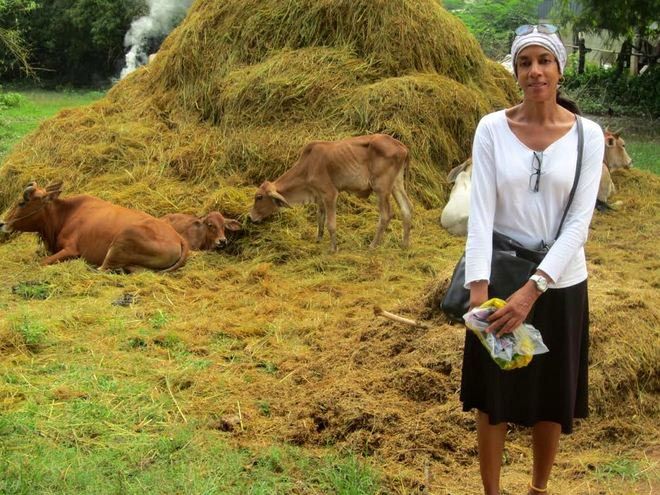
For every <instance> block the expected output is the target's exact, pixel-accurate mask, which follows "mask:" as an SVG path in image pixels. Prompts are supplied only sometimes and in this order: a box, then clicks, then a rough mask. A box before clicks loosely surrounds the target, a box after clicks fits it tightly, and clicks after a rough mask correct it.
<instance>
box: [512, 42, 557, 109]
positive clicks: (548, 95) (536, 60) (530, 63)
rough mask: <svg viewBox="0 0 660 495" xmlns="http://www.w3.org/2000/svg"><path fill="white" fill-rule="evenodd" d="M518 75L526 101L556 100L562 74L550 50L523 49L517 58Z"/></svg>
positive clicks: (535, 46) (537, 47)
mask: <svg viewBox="0 0 660 495" xmlns="http://www.w3.org/2000/svg"><path fill="white" fill-rule="evenodd" d="M516 74H517V76H516V78H517V80H518V84H519V85H520V87H521V88H522V90H523V92H524V93H525V99H526V100H531V101H538V102H540V101H546V100H552V101H554V100H555V98H556V94H557V86H558V85H559V78H560V77H561V74H560V73H559V65H558V64H557V59H556V58H555V56H554V55H553V54H552V52H551V51H550V50H548V49H547V48H544V47H542V46H538V45H531V46H528V47H526V48H523V50H522V51H521V52H520V53H519V54H518V57H517V58H516Z"/></svg>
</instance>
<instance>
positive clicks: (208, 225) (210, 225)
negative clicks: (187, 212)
mask: <svg viewBox="0 0 660 495" xmlns="http://www.w3.org/2000/svg"><path fill="white" fill-rule="evenodd" d="M206 226H207V227H208V228H209V229H211V230H215V225H213V224H212V223H207V224H206Z"/></svg>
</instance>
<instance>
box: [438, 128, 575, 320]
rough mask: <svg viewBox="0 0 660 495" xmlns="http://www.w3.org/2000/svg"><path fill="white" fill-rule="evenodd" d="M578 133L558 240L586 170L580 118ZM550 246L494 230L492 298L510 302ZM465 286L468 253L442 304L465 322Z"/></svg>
mask: <svg viewBox="0 0 660 495" xmlns="http://www.w3.org/2000/svg"><path fill="white" fill-rule="evenodd" d="M575 117H576V123H577V130H578V152H577V164H576V166H575V179H574V180H573V187H572V188H571V192H570V194H569V197H568V203H567V204H566V208H565V209H564V214H563V216H562V217H561V222H560V223H559V228H558V229H557V234H556V235H555V241H556V240H557V238H558V237H559V234H560V233H561V228H562V226H563V225H564V220H565V219H566V214H567V213H568V209H569V208H570V206H571V203H572V202H573V197H574V196H575V190H576V189H577V185H578V181H579V179H580V169H581V168H582V150H583V148H584V131H583V129H582V120H581V119H580V116H579V115H576V116H575ZM549 249H550V246H549V245H547V244H546V243H545V242H544V241H541V246H540V247H539V248H538V249H530V248H526V247H523V246H522V245H521V244H520V243H519V242H518V241H516V240H515V239H512V238H510V237H508V236H506V235H504V234H500V233H499V232H495V231H493V255H492V259H491V266H490V283H489V285H488V296H489V297H491V298H492V297H499V298H500V299H507V298H508V297H509V296H510V295H511V294H513V293H514V292H515V291H517V290H518V289H520V288H521V287H522V286H523V285H524V284H525V282H527V280H528V279H529V277H531V276H532V275H533V274H534V272H536V269H537V268H538V266H539V265H540V264H541V261H543V258H544V257H545V255H546V254H547V252H548V251H549ZM464 285H465V254H463V256H462V257H461V259H460V260H459V262H458V264H457V265H456V268H454V273H453V275H452V277H451V282H450V283H449V287H448V288H447V292H445V296H444V297H443V299H442V302H441V303H440V307H441V309H442V311H443V312H444V313H445V314H446V315H447V317H448V318H449V319H451V320H454V321H460V322H462V321H463V315H464V314H465V313H467V311H468V309H469V306H470V291H469V290H468V289H466V288H465V287H463V286H464Z"/></svg>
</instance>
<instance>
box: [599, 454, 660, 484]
mask: <svg viewBox="0 0 660 495" xmlns="http://www.w3.org/2000/svg"><path fill="white" fill-rule="evenodd" d="M656 468H657V462H650V461H647V462H641V461H637V460H632V459H627V458H624V457H617V458H615V459H612V460H611V461H610V462H607V463H605V464H600V465H598V466H596V477H597V478H599V479H612V478H620V479H622V480H626V481H640V480H648V479H650V478H651V477H653V478H656V479H657V471H656ZM653 473H655V476H651V475H653Z"/></svg>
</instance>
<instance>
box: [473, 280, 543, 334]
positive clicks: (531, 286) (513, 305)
mask: <svg viewBox="0 0 660 495" xmlns="http://www.w3.org/2000/svg"><path fill="white" fill-rule="evenodd" d="M540 295H541V292H539V291H538V290H537V289H536V284H535V283H534V282H532V281H531V280H528V281H527V283H525V285H523V286H522V287H521V288H520V289H518V290H517V291H516V292H514V293H513V294H511V296H510V297H509V298H508V299H507V300H506V302H507V304H506V306H504V307H503V308H500V309H498V310H497V311H495V312H494V313H493V314H492V315H490V317H489V318H488V321H489V322H491V324H490V326H489V327H488V328H487V329H486V332H490V333H494V334H495V335H496V336H497V337H500V336H502V335H503V334H505V333H511V332H513V331H514V330H515V329H516V328H518V327H519V326H520V325H522V324H523V322H524V321H525V319H526V318H527V315H528V314H529V312H530V311H531V309H532V306H533V305H534V303H535V302H536V300H537V299H538V298H539V296H540ZM470 302H472V301H471V298H470Z"/></svg>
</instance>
